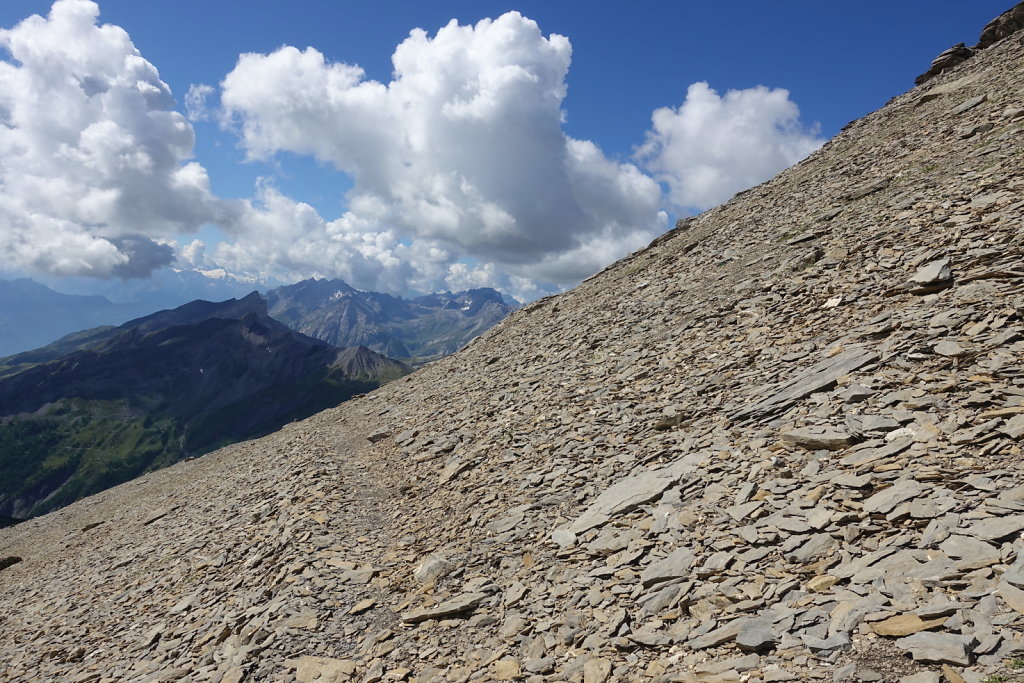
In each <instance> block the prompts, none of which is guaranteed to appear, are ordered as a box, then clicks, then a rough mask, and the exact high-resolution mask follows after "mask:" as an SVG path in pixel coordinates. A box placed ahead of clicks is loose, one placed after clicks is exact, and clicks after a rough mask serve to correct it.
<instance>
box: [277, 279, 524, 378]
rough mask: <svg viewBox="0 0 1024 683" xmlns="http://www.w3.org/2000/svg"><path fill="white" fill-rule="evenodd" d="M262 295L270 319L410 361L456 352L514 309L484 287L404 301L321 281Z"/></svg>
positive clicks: (334, 341) (513, 304) (337, 342)
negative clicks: (265, 301) (265, 300)
mask: <svg viewBox="0 0 1024 683" xmlns="http://www.w3.org/2000/svg"><path fill="white" fill-rule="evenodd" d="M266 297H267V305H268V310H269V313H270V316H271V317H273V318H275V319H277V320H279V321H281V322H282V323H284V324H285V325H288V326H289V327H291V328H292V329H294V330H298V331H299V332H302V333H303V334H308V335H309V336H311V337H314V338H316V339H320V340H323V341H326V342H328V343H330V344H335V345H337V346H365V347H367V348H369V349H372V350H374V351H376V352H378V353H381V354H384V355H386V356H389V357H391V358H400V359H403V360H405V361H408V362H412V363H421V362H425V361H429V360H435V359H437V358H440V357H442V356H447V355H449V354H452V353H454V352H456V351H458V350H459V349H461V348H462V347H463V346H465V345H466V344H467V343H468V342H469V341H470V340H471V339H473V338H474V337H476V336H478V335H479V334H481V333H482V332H484V331H486V330H488V329H489V328H491V327H492V326H493V325H494V324H496V323H497V322H498V321H500V320H502V319H504V318H505V317H506V316H507V315H508V314H509V313H511V312H512V311H513V310H515V309H516V308H517V307H518V302H515V301H511V302H509V301H506V300H505V298H504V297H503V296H502V295H501V294H500V293H499V292H497V291H496V290H493V289H489V288H481V289H470V290H468V291H465V292H457V293H455V294H453V293H451V292H443V293H439V294H429V295H426V296H419V297H415V298H411V299H404V298H401V297H394V296H391V295H389V294H381V293H378V292H364V291H360V290H357V289H354V288H353V287H350V286H349V285H348V284H346V283H345V282H343V281H342V280H322V279H321V280H316V279H311V280H304V281H302V282H299V283H297V284H294V285H288V286H285V287H278V288H277V289H272V290H270V291H269V292H267V295H266Z"/></svg>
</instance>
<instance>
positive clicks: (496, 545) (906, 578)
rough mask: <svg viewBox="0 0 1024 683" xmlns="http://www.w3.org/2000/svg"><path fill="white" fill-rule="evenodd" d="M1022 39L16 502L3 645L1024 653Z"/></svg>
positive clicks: (116, 659)
mask: <svg viewBox="0 0 1024 683" xmlns="http://www.w3.org/2000/svg"><path fill="white" fill-rule="evenodd" d="M1022 77H1024V41H1022V40H1021V37H1020V34H1019V33H1018V34H1014V35H1011V36H1009V37H1008V38H1005V39H1003V40H1001V41H999V42H997V43H995V44H994V45H992V46H990V47H987V48H985V49H983V50H979V51H978V52H977V53H976V54H975V55H974V56H973V57H972V58H971V59H969V60H968V61H966V62H964V63H962V64H960V65H959V66H956V67H955V68H952V69H950V70H949V71H947V72H945V73H940V74H938V75H936V76H935V77H933V78H931V79H930V80H928V81H927V82H926V83H925V84H924V85H922V86H920V87H918V88H915V89H914V90H912V91H910V92H909V93H907V94H905V95H903V96H900V97H897V98H895V99H894V100H893V101H892V102H890V103H889V104H888V105H887V106H886V107H885V108H883V109H882V110H880V111H878V112H876V113H874V114H871V115H869V116H867V117H865V118H864V119H861V120H859V121H857V122H854V123H853V124H851V126H849V127H848V128H847V129H846V130H845V131H844V132H843V133H842V134H841V135H839V136H838V137H837V138H836V139H834V140H833V141H831V142H830V143H829V144H827V145H826V146H825V147H824V148H822V149H821V150H820V151H818V152H817V153H815V154H814V155H812V156H811V157H810V158H808V159H807V160H805V161H804V162H801V163H800V164H798V165H797V166H795V167H793V168H791V169H789V170H787V171H785V172H783V173H782V174H780V175H779V176H777V177H776V178H774V179H773V180H771V181H769V182H767V183H765V184H763V185H760V186H758V187H756V188H753V189H752V190H749V191H747V192H745V193H742V194H740V195H739V196H737V197H736V198H734V199H733V200H732V201H730V202H728V203H727V204H725V205H723V206H721V207H718V208H716V209H713V210H711V211H708V212H706V213H705V214H702V215H701V216H699V217H697V218H695V219H694V220H692V221H689V222H686V223H684V225H683V226H682V227H681V228H680V229H677V230H675V231H673V232H672V233H669V234H668V235H666V236H664V237H662V238H659V239H658V240H656V241H655V243H654V244H652V245H651V246H650V247H649V248H647V249H645V250H643V251H641V252H638V253H637V254H634V255H633V256H631V257H629V258H627V259H624V260H623V261H620V262H619V263H617V264H614V265H613V266H611V267H609V268H608V269H606V270H605V271H604V272H602V273H600V274H598V275H596V276H595V277H593V278H591V279H590V280H588V281H587V282H585V283H584V284H583V285H581V286H580V287H578V288H576V289H575V290H573V291H571V292H568V293H566V294H564V295H560V296H557V297H551V298H548V299H544V300H541V301H538V302H535V303H534V304H531V305H530V306H527V307H526V308H525V309H523V310H521V311H518V312H516V313H514V314H512V315H511V316H509V318H508V319H506V320H505V321H503V322H502V323H500V324H498V325H497V326H495V327H494V328H493V329H491V330H489V331H488V332H486V333H484V334H483V335H482V336H481V337H480V338H478V339H477V340H476V341H475V342H473V343H472V344H470V345H469V346H468V347H467V348H466V349H465V350H463V351H462V352H460V353H458V354H455V355H454V356H451V357H448V358H445V359H442V360H440V361H438V362H436V363H432V364H430V365H428V366H427V367H424V368H422V369H421V370H420V371H418V372H417V373H415V374H413V375H411V376H409V377H406V378H403V379H400V380H397V381H395V382H392V383H390V384H388V385H387V386H385V387H383V388H382V389H380V390H378V391H376V392H374V393H373V394H371V395H369V396H367V397H365V398H361V399H357V400H355V401H350V402H347V403H345V404H344V405H342V406H339V407H338V408H335V409H331V410H329V411H325V412H324V413H320V414H318V415H316V416H313V417H312V418H310V419H309V420H307V421H305V422H302V423H297V424H293V425H289V426H288V427H286V428H285V429H283V430H282V431H280V432H278V433H276V434H273V435H270V436H268V437H266V438H264V439H262V440H259V441H254V442H247V443H243V444H236V445H234V446H231V447H229V448H227V449H223V450H221V451H218V452H216V453H213V454H210V455H208V456H206V457H204V458H202V459H201V460H199V461H196V462H194V463H182V464H179V465H177V466H175V467H172V468H168V469H166V470H163V471H161V472H158V473H155V474H153V475H149V476H147V477H144V478H141V479H139V480H137V481H134V482H131V483H129V484H127V485H125V486H123V487H119V488H117V489H112V490H110V491H107V492H104V493H103V494H101V495H99V496H96V497H93V498H90V499H87V500H84V501H81V502H80V503H78V504H76V505H74V506H71V507H69V508H66V509H64V510H61V511H59V512H57V513H55V514H53V515H49V516H47V517H44V518H40V519H35V520H30V521H28V522H25V523H23V524H20V525H18V526H16V527H13V528H9V529H4V530H0V556H3V555H9V556H16V557H18V558H21V559H22V561H21V562H19V563H17V564H14V565H12V566H10V567H8V568H7V569H5V570H3V571H2V572H0V589H2V590H0V596H2V597H0V625H2V626H3V627H4V631H5V634H8V639H7V640H5V641H4V642H3V643H0V651H2V653H3V656H2V657H0V666H2V667H4V668H3V669H0V672H2V674H3V675H4V676H6V677H7V678H9V679H11V680H31V679H33V678H39V677H48V678H62V677H66V678H80V679H82V680H88V679H90V678H91V679H103V678H104V677H107V678H113V679H118V678H122V679H123V678H129V679H131V678H135V679H139V680H142V679H143V678H147V677H149V678H157V677H164V678H174V677H179V678H181V677H186V676H189V677H191V678H192V679H194V680H208V679H215V680H235V681H237V680H275V679H276V680H293V679H294V680H299V681H315V680H337V681H344V680H365V681H377V680H416V681H431V680H434V681H440V680H456V681H467V680H495V679H497V680H520V679H530V678H532V679H533V680H545V679H550V680H569V681H581V680H582V681H588V682H589V681H601V682H604V681H632V680H663V681H670V680H677V681H715V680H717V681H738V680H750V681H755V680H760V681H785V680H792V681H806V680H849V681H855V680H876V681H878V680H880V681H892V682H896V681H923V680H933V681H934V680H942V679H945V680H948V681H958V680H967V681H984V680H988V681H995V680H1005V681H1009V680H1013V677H1015V676H1017V677H1019V672H1018V670H1017V668H1016V667H1018V666H1019V662H1020V658H1021V650H1022V645H1024V641H1022V638H1021V634H1022V633H1024V614H1022V605H1024V597H1022V592H1024V578H1022V573H1024V559H1022V558H1024V541H1022V540H1021V535H1020V534H1021V530H1022V529H1024V502H1022V501H1024V469H1022V467H1021V464H1022V463H1021V461H1022V453H1021V445H1020V437H1021V435H1022V433H1024V425H1022V423H1021V420H1022V418H1021V415H1022V414H1024V384H1022V382H1024V321H1022V314H1021V311H1022V310H1024V291H1022V289H1021V285H1022V282H1024V269H1022V268H1021V265H1020V264H1021V261H1022V252H1024V233H1022V231H1021V227H1020V216H1021V209H1022V208H1024V172H1022V165H1021V163H1020V160H1021V158H1022V155H1024V118H1022V116H1021V114H1022V113H1024V96H1022V91H1021V90H1020V88H1019V87H1018V84H1019V83H1020V81H1021V79H1022ZM359 435H364V436H365V437H367V438H365V439H360V438H357V437H358V436H359ZM97 523H98V524H99V526H95V525H96V524H97ZM25 605H30V606H31V608H30V609H23V607H24V606H25ZM534 677H536V678H534Z"/></svg>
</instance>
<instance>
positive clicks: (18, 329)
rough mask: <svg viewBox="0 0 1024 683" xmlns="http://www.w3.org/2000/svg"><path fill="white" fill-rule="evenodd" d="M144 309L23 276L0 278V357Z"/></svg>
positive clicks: (104, 323)
mask: <svg viewBox="0 0 1024 683" xmlns="http://www.w3.org/2000/svg"><path fill="white" fill-rule="evenodd" d="M145 310H147V307H145V306H140V305H138V304H115V303H111V302H110V301H109V300H107V299H105V298H104V297H102V296H76V295H71V294H61V293H59V292H55V291H53V290H52V289H50V288H49V287H46V286H45V285H41V284H39V283H38V282H34V281H32V280H29V279H27V278H20V279H17V280H0V357H3V356H9V355H11V354H14V353H20V352H21V351H25V350H27V349H34V348H37V347H40V346H42V345H44V344H48V343H50V342H52V341H53V340H55V339H58V338H60V337H63V336H64V335H66V334H69V333H72V332H75V331H77V330H82V329H85V328H92V327H96V326H98V325H117V324H120V323H122V322H124V321H125V320H128V319H129V318H132V317H135V316H137V315H139V314H140V313H142V312H143V311H145Z"/></svg>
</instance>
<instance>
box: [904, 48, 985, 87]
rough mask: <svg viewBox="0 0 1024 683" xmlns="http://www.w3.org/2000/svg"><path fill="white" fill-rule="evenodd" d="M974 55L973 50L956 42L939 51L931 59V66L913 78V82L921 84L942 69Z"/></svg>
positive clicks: (949, 67)
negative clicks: (936, 55) (937, 54)
mask: <svg viewBox="0 0 1024 683" xmlns="http://www.w3.org/2000/svg"><path fill="white" fill-rule="evenodd" d="M973 56H974V50H973V49H971V48H969V47H967V46H966V45H964V44H963V43H957V44H956V45H954V46H953V47H951V48H948V49H947V50H944V51H943V52H941V53H939V56H938V57H936V58H935V59H933V60H932V65H931V67H930V68H929V69H928V70H927V71H925V72H924V73H923V74H921V75H920V76H918V77H917V78H915V79H914V83H916V84H917V85H921V84H922V83H924V82H925V81H927V80H928V79H930V78H932V77H934V76H938V75H939V74H940V73H942V72H943V71H946V70H948V69H952V68H953V67H954V66H956V65H957V64H960V63H961V62H965V61H967V60H968V59H970V58H971V57H973Z"/></svg>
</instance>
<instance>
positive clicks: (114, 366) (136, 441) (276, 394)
mask: <svg viewBox="0 0 1024 683" xmlns="http://www.w3.org/2000/svg"><path fill="white" fill-rule="evenodd" d="M84 340H85V341H84V342H82V343H81V344H79V345H78V346H77V347H75V348H72V349H70V350H69V349H67V348H64V346H63V345H61V346H60V348H61V349H62V353H61V354H60V355H59V356H55V357H49V356H53V355H54V353H55V352H54V351H53V349H52V348H51V349H50V351H49V353H46V350H41V351H39V352H29V353H28V354H21V356H20V357H21V358H23V359H24V358H25V357H28V359H29V360H31V361H32V362H33V363H35V364H34V365H31V366H27V365H26V367H24V369H21V370H20V371H19V372H16V373H15V374H12V375H9V376H6V377H2V378H0V492H2V494H0V510H2V511H3V512H4V513H8V514H11V515H13V516H27V515H31V514H38V513H39V512H41V511H45V510H47V509H53V508H54V507H58V506H60V505H62V504H67V503H69V502H71V501H73V500H75V499H77V498H80V497H81V496H83V495H87V494H89V493H94V492H96V491H99V490H102V489H103V488H106V487H108V486H111V485H113V484H116V483H120V482H121V481H125V480H127V479H130V478H131V477H133V476H136V475H138V474H139V473H141V472H143V471H146V470H150V469H155V468H157V467H161V466H165V465H168V464H170V463H172V462H175V461H177V460H180V459H181V458H183V457H186V456H192V455H198V454H201V453H203V452H206V451H209V450H211V449H213V448H216V447H218V446H221V445H223V444H226V443H231V442H233V441H238V440H240V439H243V438H249V437H252V436H256V435H259V434H264V433H267V432H268V431H272V430H273V429H276V428H278V427H279V426H280V425H281V424H284V423H285V422H287V421H289V420H292V419H295V418H301V417H305V416H308V415H310V414H311V413H314V412H316V411H318V410H322V409H324V408H326V407H329V406H332V405H336V404H337V403H338V402H340V401H343V400H345V399H347V398H349V397H350V396H352V395H354V394H357V393H361V392H364V391H368V390H370V389H373V388H376V387H377V386H379V385H380V384H381V383H382V382H384V381H387V380H389V379H393V378H394V377H397V376H400V375H401V374H404V373H405V372H407V369H405V368H404V367H403V366H401V364H399V363H396V362H395V361H391V360H390V359H387V358H383V357H381V356H379V355H377V354H374V353H373V352H371V351H368V350H366V349H344V350H341V349H338V348H335V347H332V346H330V345H328V344H324V343H323V342H319V341H316V340H313V339H310V338H308V337H303V336H302V335H299V334H297V333H295V332H293V331H291V330H289V329H288V328H286V327H285V326H284V325H281V324H280V323H278V322H276V321H274V320H272V319H270V318H269V317H267V315H266V303H265V302H264V301H263V300H262V299H261V298H260V297H259V295H258V294H256V293H255V292H254V293H253V294H251V295H250V296H248V297H245V298H243V299H241V300H237V301H236V300H234V299H232V300H229V301H226V302H222V303H211V302H207V301H195V302H192V303H190V304H186V305H185V306H182V307H180V308H178V309H174V310H171V311H162V312H160V313H156V314H153V315H150V316H146V317H144V318H140V319H137V320H133V321H131V322H129V323H126V324H125V325H123V326H121V327H119V328H115V329H107V330H101V331H97V332H96V333H94V334H91V335H86V336H84ZM17 358H19V357H15V359H17ZM7 362H8V364H9V365H12V366H14V367H20V366H19V364H18V362H17V360H13V361H12V360H11V359H8V361H7ZM5 417H6V419H4V418H5Z"/></svg>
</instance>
